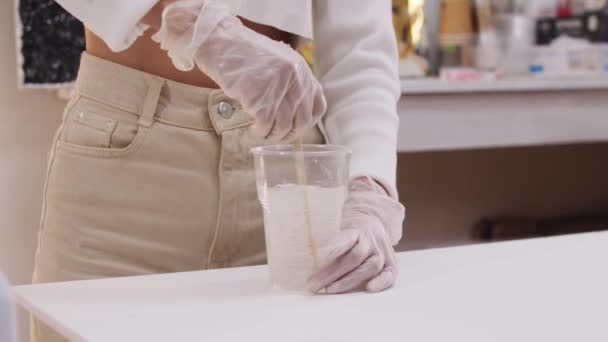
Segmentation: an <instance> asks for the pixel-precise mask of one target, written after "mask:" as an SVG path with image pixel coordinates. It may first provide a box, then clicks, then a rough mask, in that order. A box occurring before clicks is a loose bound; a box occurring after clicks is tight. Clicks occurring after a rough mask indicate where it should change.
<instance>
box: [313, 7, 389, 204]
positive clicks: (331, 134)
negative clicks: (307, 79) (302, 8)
mask: <svg viewBox="0 0 608 342" xmlns="http://www.w3.org/2000/svg"><path fill="white" fill-rule="evenodd" d="M391 13H392V12H391V0H315V1H314V2H313V31H314V45H315V67H316V72H317V76H318V78H319V80H320V81H321V84H322V85H323V89H324V92H325V96H326V98H327V103H328V111H327V114H326V116H325V119H324V123H325V128H326V131H327V135H328V138H329V140H330V141H329V142H330V143H332V144H338V145H345V146H348V147H350V148H351V149H352V151H353V155H352V161H351V177H359V176H370V177H372V178H374V179H375V180H377V181H379V182H381V183H382V184H383V185H384V186H385V187H386V188H387V190H389V192H390V193H391V195H392V196H393V197H395V198H396V197H397V190H396V185H395V183H396V181H395V178H396V167H397V165H396V164H397V130H398V126H399V117H398V115H397V101H398V99H399V96H400V85H399V76H398V56H397V43H396V39H395V33H394V29H393V24H392V17H391Z"/></svg>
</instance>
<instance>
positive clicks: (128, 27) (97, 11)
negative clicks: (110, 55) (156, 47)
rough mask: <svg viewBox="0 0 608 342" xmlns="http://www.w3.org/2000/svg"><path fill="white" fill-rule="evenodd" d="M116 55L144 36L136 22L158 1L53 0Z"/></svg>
mask: <svg viewBox="0 0 608 342" xmlns="http://www.w3.org/2000/svg"><path fill="white" fill-rule="evenodd" d="M56 1H57V3H58V4H59V5H61V6H62V7H63V8H64V9H65V10H66V11H68V12H70V14H72V15H73V16H74V17H76V18H78V19H79V20H80V21H82V22H83V23H84V25H85V26H86V27H87V28H88V29H89V30H91V31H93V32H94V33H95V34H96V35H98V36H99V37H101V39H103V40H104V41H105V42H106V44H108V46H109V47H110V49H112V50H113V51H115V52H118V51H122V50H124V49H126V48H128V47H129V46H131V44H132V43H133V42H134V41H135V39H137V37H138V36H139V35H140V34H141V33H142V32H143V30H142V28H141V26H140V25H138V23H139V21H140V20H141V19H142V18H143V17H144V16H145V15H146V13H148V12H149V11H150V10H151V9H152V7H154V5H156V3H157V2H158V0H56Z"/></svg>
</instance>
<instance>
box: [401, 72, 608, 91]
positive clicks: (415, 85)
mask: <svg viewBox="0 0 608 342" xmlns="http://www.w3.org/2000/svg"><path fill="white" fill-rule="evenodd" d="M594 89H607V90H608V77H582V76H581V77H568V78H565V77H551V78H549V77H542V78H541V77H538V78H534V77H525V78H524V77H522V78H510V79H504V80H499V81H444V80H440V79H437V78H421V79H401V92H402V94H403V95H426V94H458V93H488V92H530V91H534V92H543V91H568V90H594Z"/></svg>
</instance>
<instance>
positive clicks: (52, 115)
mask: <svg viewBox="0 0 608 342" xmlns="http://www.w3.org/2000/svg"><path fill="white" fill-rule="evenodd" d="M14 23H15V21H14V10H13V1H11V0H8V1H7V0H4V1H0V271H2V272H4V273H5V274H6V275H7V277H8V279H9V281H10V282H11V283H12V284H23V283H28V282H29V281H30V277H31V272H32V262H33V255H34V249H35V245H36V234H37V230H38V223H39V219H40V208H41V203H42V188H43V184H44V174H45V169H46V154H47V152H48V150H49V148H50V142H51V139H52V136H53V134H54V132H55V130H56V129H57V127H58V125H59V123H60V120H61V112H62V106H63V105H64V103H63V102H62V101H60V100H58V99H57V97H56V96H55V94H54V92H48V91H42V90H36V91H33V90H27V91H18V90H17V76H16V70H17V65H16V58H15V56H16V53H15V24H14ZM21 323H22V327H21V332H22V335H23V333H24V332H25V331H26V330H25V323H24V322H23V320H22V322H21ZM23 340H24V341H25V339H23Z"/></svg>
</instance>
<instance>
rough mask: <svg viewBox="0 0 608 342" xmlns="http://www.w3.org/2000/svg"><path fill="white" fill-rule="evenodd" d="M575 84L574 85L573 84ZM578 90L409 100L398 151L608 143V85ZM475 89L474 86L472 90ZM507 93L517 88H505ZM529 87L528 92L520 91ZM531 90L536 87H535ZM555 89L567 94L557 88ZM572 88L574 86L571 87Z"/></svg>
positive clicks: (402, 111) (402, 105) (402, 109)
mask: <svg viewBox="0 0 608 342" xmlns="http://www.w3.org/2000/svg"><path fill="white" fill-rule="evenodd" d="M570 86H572V84H571V85H570ZM592 86H594V87H596V88H591V89H599V84H598V83H595V84H594V85H590V84H587V85H586V87H587V88H583V86H582V85H578V87H579V88H575V89H577V91H560V92H556V91H541V90H540V89H538V88H537V89H535V91H522V92H519V93H509V92H507V93H500V92H499V91H497V90H494V92H487V91H488V90H487V88H486V93H484V94H483V96H479V94H478V93H477V92H476V91H473V90H471V91H469V92H468V93H466V92H465V93H463V94H455V93H454V91H452V93H454V94H451V95H449V96H445V94H443V93H435V94H427V95H425V96H403V97H402V98H401V100H400V101H399V104H398V112H399V117H400V125H399V136H398V150H399V151H400V152H426V151H449V150H469V149H480V148H502V147H518V146H541V145H555V144H578V143H598V142H608V111H607V110H606V108H608V82H606V81H604V86H605V87H606V91H578V89H589V87H592ZM469 89H470V88H469ZM493 89H496V88H493ZM501 89H513V88H512V87H511V88H506V87H504V86H503V88H501ZM518 89H523V88H521V87H520V88H518ZM526 89H530V88H529V86H528V88H526ZM552 89H556V90H566V89H564V88H563V87H561V88H560V87H558V86H555V85H554V86H553V87H552ZM569 89H570V90H571V89H572V88H569Z"/></svg>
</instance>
